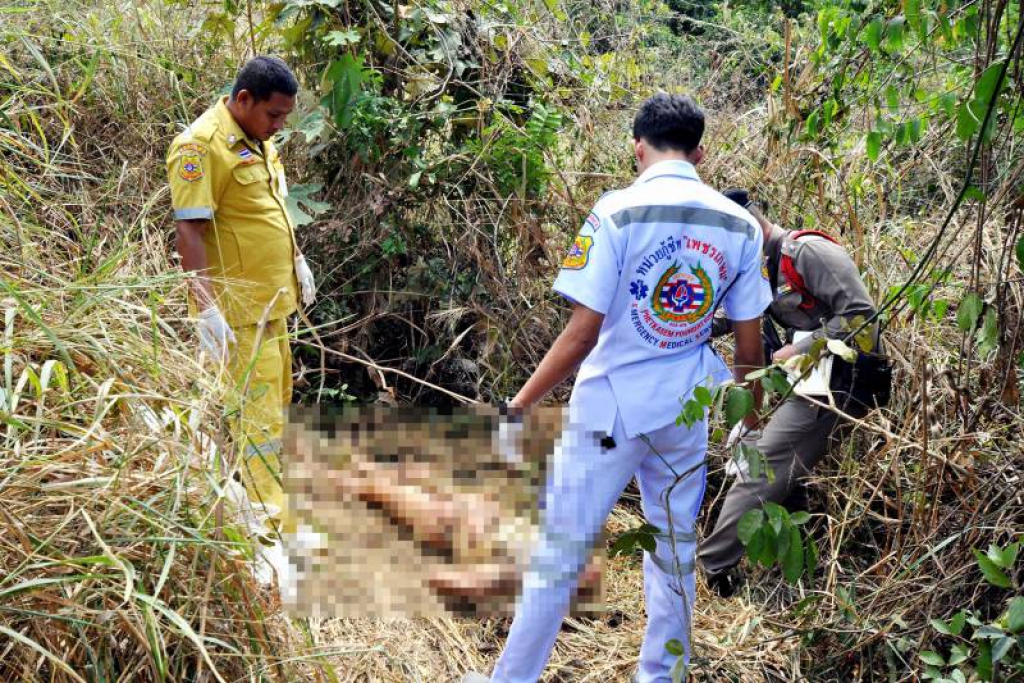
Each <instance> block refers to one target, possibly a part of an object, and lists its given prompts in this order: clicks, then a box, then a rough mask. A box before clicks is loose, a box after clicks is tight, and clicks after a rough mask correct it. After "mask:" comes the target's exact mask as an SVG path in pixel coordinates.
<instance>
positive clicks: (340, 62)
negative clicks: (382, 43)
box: [324, 53, 366, 130]
mask: <svg viewBox="0 0 1024 683" xmlns="http://www.w3.org/2000/svg"><path fill="white" fill-rule="evenodd" d="M326 78H327V80H328V81H330V83H331V89H330V91H329V92H328V94H327V96H326V97H325V98H324V104H325V105H326V106H327V108H328V109H329V110H330V111H331V113H332V114H333V115H334V120H335V123H336V124H337V125H338V127H339V128H341V129H342V130H345V129H347V128H348V127H349V125H350V124H351V123H352V118H353V116H354V109H353V104H354V103H355V101H356V100H357V99H358V98H359V96H360V94H361V93H362V86H363V81H364V80H365V79H366V75H365V74H364V72H363V58H362V57H353V56H352V55H350V54H348V53H346V54H344V55H342V56H341V58H340V59H337V60H335V61H333V62H331V64H330V66H328V67H327V72H326Z"/></svg>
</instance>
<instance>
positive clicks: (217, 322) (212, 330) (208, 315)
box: [199, 306, 238, 363]
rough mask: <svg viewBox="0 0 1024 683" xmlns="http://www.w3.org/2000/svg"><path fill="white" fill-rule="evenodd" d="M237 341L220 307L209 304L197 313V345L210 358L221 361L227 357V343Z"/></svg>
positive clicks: (235, 342)
mask: <svg viewBox="0 0 1024 683" xmlns="http://www.w3.org/2000/svg"><path fill="white" fill-rule="evenodd" d="M237 343H238V340H236V339H235V333H234V331H233V330H232V329H231V326H230V325H228V321H227V320H225V319H224V314H222V313H221V312H220V309H218V308H217V307H216V306H210V307H209V308H207V309H206V310H205V311H203V312H201V313H200V314H199V345H200V347H201V348H202V350H203V351H205V352H206V353H207V354H208V355H209V356H210V357H211V358H213V359H214V360H215V361H217V362H218V363H223V362H224V361H226V360H227V358H228V345H230V344H237Z"/></svg>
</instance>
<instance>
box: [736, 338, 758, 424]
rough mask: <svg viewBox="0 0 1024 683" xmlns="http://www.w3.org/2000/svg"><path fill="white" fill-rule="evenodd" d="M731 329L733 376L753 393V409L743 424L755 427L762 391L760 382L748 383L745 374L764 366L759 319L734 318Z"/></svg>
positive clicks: (737, 382) (739, 383)
mask: <svg viewBox="0 0 1024 683" xmlns="http://www.w3.org/2000/svg"><path fill="white" fill-rule="evenodd" d="M733 330H734V333H735V336H736V350H735V353H734V354H733V370H732V372H733V378H734V379H735V380H736V384H738V385H745V384H746V385H748V388H749V389H750V391H751V392H752V393H753V394H754V406H755V411H754V412H752V413H751V414H749V415H747V416H746V417H745V418H744V420H743V424H744V425H745V426H746V427H747V428H748V429H757V424H758V416H757V411H756V409H757V408H758V407H760V406H761V401H762V400H763V398H764V397H763V393H762V390H761V383H760V382H757V381H754V382H750V383H748V382H747V380H746V376H747V375H748V374H750V373H751V372H754V371H755V370H759V369H761V368H762V367H764V345H763V344H762V342H761V319H760V318H753V319H752V320H735V321H733Z"/></svg>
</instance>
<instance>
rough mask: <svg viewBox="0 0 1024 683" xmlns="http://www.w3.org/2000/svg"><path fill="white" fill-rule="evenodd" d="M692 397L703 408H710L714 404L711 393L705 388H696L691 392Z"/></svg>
mask: <svg viewBox="0 0 1024 683" xmlns="http://www.w3.org/2000/svg"><path fill="white" fill-rule="evenodd" d="M693 397H694V398H695V399H697V401H698V402H699V403H700V404H701V405H702V406H704V407H707V408H709V407H711V405H712V404H713V403H714V399H713V398H712V397H711V392H710V391H709V390H708V388H707V387H697V388H696V389H694V390H693Z"/></svg>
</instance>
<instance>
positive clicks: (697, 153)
mask: <svg viewBox="0 0 1024 683" xmlns="http://www.w3.org/2000/svg"><path fill="white" fill-rule="evenodd" d="M690 161H691V162H692V163H693V165H694V166H696V165H697V164H699V163H700V162H702V161H704V145H697V149H695V150H693V152H691V153H690Z"/></svg>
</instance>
